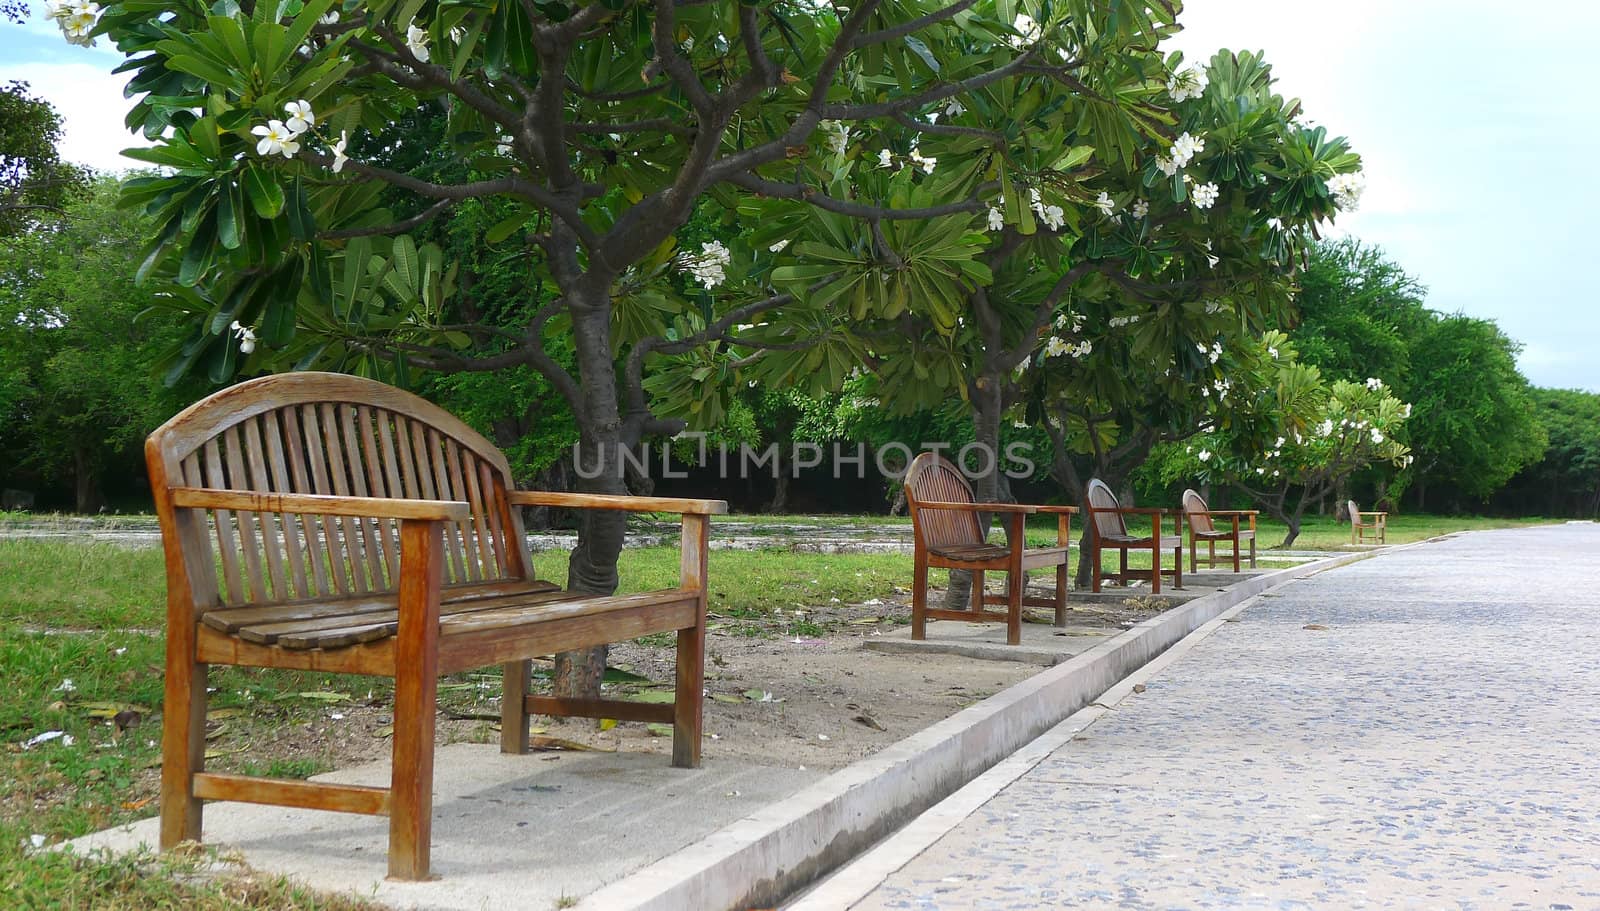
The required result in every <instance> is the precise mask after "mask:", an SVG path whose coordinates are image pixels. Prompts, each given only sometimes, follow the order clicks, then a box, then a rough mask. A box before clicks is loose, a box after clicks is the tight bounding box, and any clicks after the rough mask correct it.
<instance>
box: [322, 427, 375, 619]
mask: <svg viewBox="0 0 1600 911" xmlns="http://www.w3.org/2000/svg"><path fill="white" fill-rule="evenodd" d="M339 424H340V421H339V415H338V413H337V412H336V411H335V409H334V407H333V405H332V404H331V403H324V404H323V406H322V439H323V444H324V447H325V449H326V451H327V454H328V479H329V480H330V481H331V482H332V484H333V492H334V493H335V494H336V495H338V496H341V497H347V496H349V495H350V475H349V474H348V473H347V471H346V468H345V464H344V442H343V440H342V438H341V437H342V435H341V432H340V427H339ZM358 458H359V456H358ZM339 524H340V525H341V526H342V527H343V529H344V551H343V552H344V556H345V559H346V561H347V563H348V566H349V570H350V584H351V586H352V587H353V588H355V591H356V594H358V595H364V594H366V593H367V591H368V586H367V576H366V573H365V572H364V571H363V569H362V564H363V563H365V562H366V553H365V550H364V547H363V544H364V543H365V540H366V539H365V538H364V536H363V535H362V534H361V527H360V526H361V524H362V523H361V522H360V521H359V520H357V519H355V518H353V517H350V516H345V517H343V518H342V519H340V520H339ZM380 584H381V580H380Z"/></svg>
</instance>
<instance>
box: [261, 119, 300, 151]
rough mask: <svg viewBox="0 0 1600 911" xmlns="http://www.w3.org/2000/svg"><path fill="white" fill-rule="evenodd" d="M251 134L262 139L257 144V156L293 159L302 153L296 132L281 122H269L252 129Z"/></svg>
mask: <svg viewBox="0 0 1600 911" xmlns="http://www.w3.org/2000/svg"><path fill="white" fill-rule="evenodd" d="M250 132H251V133H252V134H254V135H256V136H260V137H261V141H260V142H258V143H256V154H257V155H282V156H283V157H284V158H293V157H294V155H295V153H296V152H298V151H300V143H299V142H298V141H296V140H295V135H296V134H295V132H294V131H293V130H291V129H289V128H288V127H286V126H284V124H283V121H281V120H269V121H267V122H266V123H264V124H258V125H257V126H255V127H253V128H251V130H250Z"/></svg>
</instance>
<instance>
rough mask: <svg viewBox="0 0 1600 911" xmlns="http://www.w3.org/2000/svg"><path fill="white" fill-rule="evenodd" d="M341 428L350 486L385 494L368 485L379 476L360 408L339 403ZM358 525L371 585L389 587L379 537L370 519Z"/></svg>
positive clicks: (365, 493)
mask: <svg viewBox="0 0 1600 911" xmlns="http://www.w3.org/2000/svg"><path fill="white" fill-rule="evenodd" d="M339 427H340V429H341V430H343V431H344V452H345V458H346V459H348V460H349V462H350V489H351V490H352V491H354V492H355V495H356V496H358V497H368V496H378V497H381V496H383V489H382V487H379V488H378V490H376V491H373V490H371V489H370V488H369V487H368V486H367V479H368V478H371V477H376V475H374V473H373V467H372V465H371V464H370V462H371V459H372V438H371V436H369V435H368V434H367V422H366V419H365V417H364V416H363V415H362V414H361V409H358V408H356V407H355V406H353V405H340V406H339ZM380 484H381V481H380ZM357 524H358V525H360V526H361V544H362V550H363V551H365V552H366V555H367V572H368V573H370V574H371V576H372V587H373V589H374V590H378V589H384V588H387V587H388V583H387V582H386V581H385V580H384V573H383V565H384V555H383V553H382V552H381V551H380V550H379V546H378V538H379V537H380V536H379V535H378V534H377V533H376V529H374V527H373V523H372V522H371V521H369V520H367V519H358V520H357Z"/></svg>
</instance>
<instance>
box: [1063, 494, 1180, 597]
mask: <svg viewBox="0 0 1600 911" xmlns="http://www.w3.org/2000/svg"><path fill="white" fill-rule="evenodd" d="M1084 498H1085V499H1086V500H1088V504H1087V507H1088V520H1087V521H1088V523H1089V541H1090V544H1091V546H1092V549H1093V550H1094V553H1093V555H1092V559H1093V560H1094V563H1092V564H1091V565H1090V572H1089V578H1090V587H1091V588H1092V589H1093V590H1094V591H1099V590H1100V582H1101V580H1102V579H1113V580H1115V581H1117V582H1120V583H1122V584H1123V585H1127V584H1128V583H1129V582H1133V581H1139V580H1144V579H1149V580H1150V592H1151V593H1152V594H1156V595H1159V594H1161V577H1162V576H1171V577H1172V587H1173V588H1183V526H1182V524H1180V523H1181V522H1182V517H1181V516H1179V515H1177V514H1176V513H1174V514H1173V516H1172V533H1173V535H1174V537H1173V538H1172V539H1171V540H1172V542H1173V543H1172V544H1171V545H1170V550H1171V553H1172V568H1171V569H1162V568H1161V552H1162V551H1163V550H1168V549H1169V547H1165V546H1163V545H1162V543H1161V517H1162V516H1165V515H1166V514H1167V512H1168V511H1167V510H1165V509H1147V508H1146V509H1141V508H1138V507H1134V506H1123V505H1122V504H1121V503H1120V502H1119V501H1118V500H1117V495H1116V494H1114V493H1112V492H1111V488H1109V487H1107V486H1106V483H1105V482H1104V481H1102V480H1100V479H1099V478H1090V479H1089V488H1088V490H1086V491H1085V497H1084ZM1126 516H1149V517H1150V534H1148V535H1135V534H1132V533H1130V532H1129V531H1128V521H1127V519H1126V518H1125V517H1126ZM1107 547H1114V548H1116V549H1117V553H1118V555H1119V556H1120V557H1121V560H1120V562H1119V564H1118V569H1117V572H1114V573H1108V572H1104V571H1103V570H1102V569H1101V566H1100V552H1101V551H1102V550H1103V549H1104V548H1107ZM1130 550H1148V551H1150V568H1149V569H1129V568H1128V551H1130Z"/></svg>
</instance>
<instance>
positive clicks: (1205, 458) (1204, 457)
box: [1200, 449, 1211, 462]
mask: <svg viewBox="0 0 1600 911" xmlns="http://www.w3.org/2000/svg"><path fill="white" fill-rule="evenodd" d="M1200 461H1202V462H1209V461H1211V450H1209V449H1202V450H1200Z"/></svg>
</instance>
